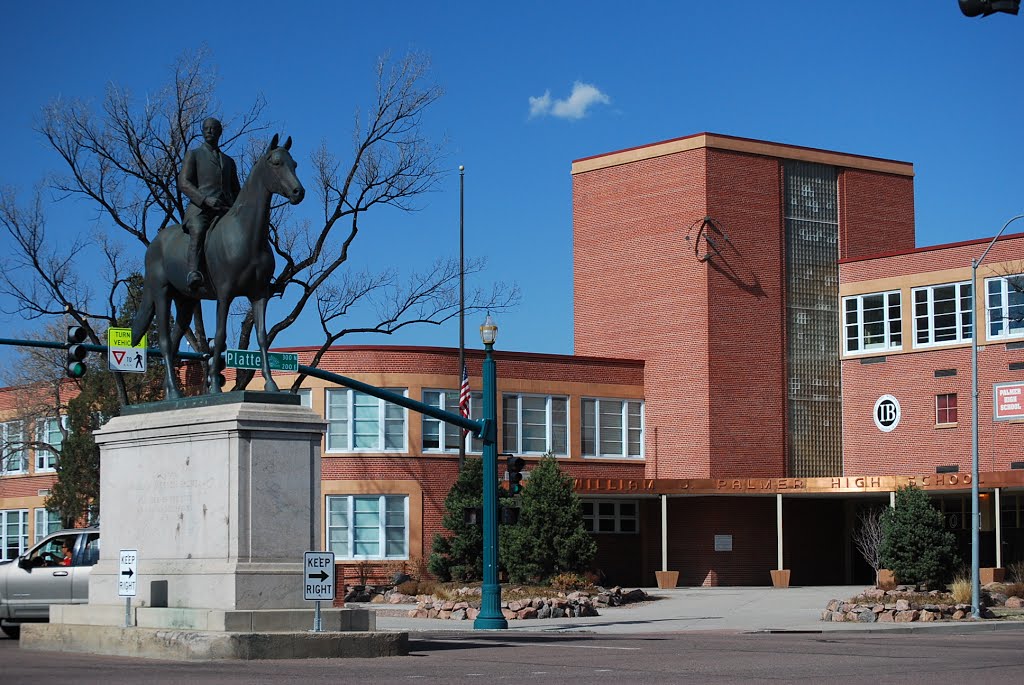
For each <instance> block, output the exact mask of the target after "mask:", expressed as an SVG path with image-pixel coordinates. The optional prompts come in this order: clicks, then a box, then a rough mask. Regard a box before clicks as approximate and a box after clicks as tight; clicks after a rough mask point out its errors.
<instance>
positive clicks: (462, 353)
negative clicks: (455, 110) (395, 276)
mask: <svg viewBox="0 0 1024 685" xmlns="http://www.w3.org/2000/svg"><path fill="white" fill-rule="evenodd" d="M465 173H466V167H464V166H463V165H461V164H460V165H459V371H458V378H459V396H460V404H461V396H462V374H463V372H464V370H465V368H466V271H465V247H464V237H465V228H464V227H465ZM442 430H443V428H442ZM459 435H460V439H459V471H462V465H463V464H464V463H465V462H466V432H465V431H460V432H459Z"/></svg>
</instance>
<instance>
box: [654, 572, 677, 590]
mask: <svg viewBox="0 0 1024 685" xmlns="http://www.w3.org/2000/svg"><path fill="white" fill-rule="evenodd" d="M654 577H655V578H657V579H658V587H659V588H661V589H662V590H664V589H666V588H673V587H675V586H676V584H677V583H678V582H679V571H655V572H654Z"/></svg>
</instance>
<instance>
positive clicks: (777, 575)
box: [771, 568, 789, 587]
mask: <svg viewBox="0 0 1024 685" xmlns="http://www.w3.org/2000/svg"><path fill="white" fill-rule="evenodd" d="M771 574H772V587H789V569H788V568H783V569H778V570H776V571H771Z"/></svg>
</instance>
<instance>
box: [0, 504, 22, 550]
mask: <svg viewBox="0 0 1024 685" xmlns="http://www.w3.org/2000/svg"><path fill="white" fill-rule="evenodd" d="M27 549H28V509H4V510H0V552H2V553H3V560H4V561H9V560H11V559H17V558H18V557H19V556H20V555H22V554H24V553H25V550H27Z"/></svg>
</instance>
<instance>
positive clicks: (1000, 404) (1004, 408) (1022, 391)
mask: <svg viewBox="0 0 1024 685" xmlns="http://www.w3.org/2000/svg"><path fill="white" fill-rule="evenodd" d="M992 388H993V392H994V393H995V397H994V398H993V400H994V402H993V403H994V406H995V416H994V417H993V418H995V420H996V421H1010V420H1012V419H1024V383H997V384H996V385H993V386H992Z"/></svg>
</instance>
